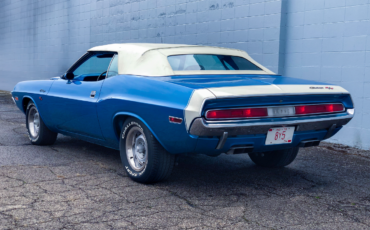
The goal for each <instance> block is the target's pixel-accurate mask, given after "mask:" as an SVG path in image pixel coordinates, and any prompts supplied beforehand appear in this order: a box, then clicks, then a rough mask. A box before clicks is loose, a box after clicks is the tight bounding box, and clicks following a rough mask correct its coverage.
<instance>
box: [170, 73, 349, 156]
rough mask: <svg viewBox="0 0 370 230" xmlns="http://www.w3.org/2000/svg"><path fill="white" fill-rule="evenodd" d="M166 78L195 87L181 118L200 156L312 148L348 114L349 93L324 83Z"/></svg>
mask: <svg viewBox="0 0 370 230" xmlns="http://www.w3.org/2000/svg"><path fill="white" fill-rule="evenodd" d="M171 81H172V82H173V83H176V84H180V85H188V86H190V85H196V87H198V89H195V90H194V92H193V95H192V98H191V99H190V100H189V104H188V106H187V108H186V109H185V112H184V117H185V125H186V128H187V130H188V133H189V135H191V136H192V137H195V138H197V139H198V141H197V145H196V147H195V152H197V153H202V154H208V155H218V154H220V153H230V154H236V153H245V152H267V151H274V150H281V149H288V148H292V147H309V146H316V145H318V144H319V143H320V141H322V140H324V139H327V138H330V137H331V136H333V135H334V134H336V133H337V132H338V131H339V130H340V129H341V128H342V127H343V126H344V125H346V124H347V123H348V122H349V121H350V120H351V119H352V118H353V116H354V105H353V102H352V99H351V96H350V94H349V93H348V92H347V91H346V90H344V89H343V88H342V87H340V86H333V85H329V84H325V83H318V82H312V81H306V80H300V79H292V78H286V77H282V76H278V75H263V76H261V75H238V76H227V75H226V76H225V75H222V76H221V75H208V76H186V77H185V76H179V77H172V80H171ZM274 83H275V84H274ZM220 84H222V85H224V86H223V87H222V86H220Z"/></svg>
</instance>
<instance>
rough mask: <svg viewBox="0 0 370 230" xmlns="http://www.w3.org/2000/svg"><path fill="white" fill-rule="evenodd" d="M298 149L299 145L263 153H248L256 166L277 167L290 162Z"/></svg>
mask: <svg viewBox="0 0 370 230" xmlns="http://www.w3.org/2000/svg"><path fill="white" fill-rule="evenodd" d="M298 150H299V147H294V148H290V149H283V150H276V151H269V152H263V153H249V157H250V158H251V160H252V161H253V162H254V163H255V164H256V165H258V166H262V167H276V168H279V167H284V166H287V165H289V164H290V163H292V162H293V161H294V159H295V158H296V156H297V154H298Z"/></svg>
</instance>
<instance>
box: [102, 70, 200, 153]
mask: <svg viewBox="0 0 370 230" xmlns="http://www.w3.org/2000/svg"><path fill="white" fill-rule="evenodd" d="M192 92H193V89H192V88H188V87H184V86H180V85H176V84H172V83H169V82H165V81H160V80H158V79H156V78H155V77H140V76H133V75H118V76H115V77H112V78H108V79H106V80H105V81H104V84H103V86H102V90H101V94H100V98H99V101H98V105H97V111H98V118H99V122H100V125H101V129H102V132H103V135H104V137H105V139H106V140H107V141H109V142H110V143H111V144H112V145H113V146H115V148H117V149H118V148H119V137H118V136H117V134H116V132H115V130H114V127H113V120H114V118H115V116H117V115H128V116H133V117H137V118H138V119H140V120H142V121H143V122H144V123H145V124H146V125H147V126H148V128H149V129H150V130H151V131H152V133H153V135H154V136H155V137H156V138H157V140H158V141H159V142H160V143H161V144H162V146H163V147H164V148H165V149H166V150H167V151H169V152H171V153H174V154H176V153H190V152H193V151H194V149H195V146H196V141H197V139H196V138H193V137H191V136H190V135H189V134H188V132H187V131H186V127H185V122H184V121H183V122H182V123H181V124H173V123H170V122H169V116H174V117H179V118H182V119H184V109H185V107H186V106H187V103H188V101H189V98H190V97H191V94H192Z"/></svg>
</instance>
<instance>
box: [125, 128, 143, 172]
mask: <svg viewBox="0 0 370 230" xmlns="http://www.w3.org/2000/svg"><path fill="white" fill-rule="evenodd" d="M126 156H127V160H128V163H129V164H130V166H131V168H132V169H133V170H135V171H137V172H140V171H143V170H144V169H145V167H146V165H147V163H148V144H147V141H146V138H145V134H144V132H143V130H142V129H140V128H139V127H132V128H131V129H130V130H129V132H128V134H127V138H126Z"/></svg>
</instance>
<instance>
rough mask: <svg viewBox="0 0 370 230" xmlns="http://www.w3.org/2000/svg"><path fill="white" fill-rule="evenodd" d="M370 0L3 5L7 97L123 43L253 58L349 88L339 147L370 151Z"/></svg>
mask: <svg viewBox="0 0 370 230" xmlns="http://www.w3.org/2000/svg"><path fill="white" fill-rule="evenodd" d="M369 5H370V0H1V1H0V50H1V53H0V63H1V64H0V71H1V73H2V74H1V77H0V89H3V90H11V89H12V88H13V87H14V85H15V84H16V83H17V82H19V81H22V80H34V79H47V78H50V77H53V76H58V75H61V74H62V73H64V71H65V70H66V69H67V68H68V67H69V66H70V65H71V64H72V63H73V62H74V61H76V59H78V58H79V57H80V56H81V55H82V54H83V53H84V52H85V51H86V50H87V49H88V48H90V47H93V46H97V45H102V44H109V43H119V42H163V43H186V44H204V45H215V46H224V47H231V48H238V49H243V50H246V51H247V52H248V53H249V54H250V55H251V56H252V57H253V58H255V59H256V60H257V61H259V62H260V63H262V64H264V65H265V66H267V67H268V68H270V69H271V70H273V71H275V72H278V73H281V74H284V75H286V76H289V77H298V78H306V79H313V80H319V81H325V82H331V83H334V84H339V85H342V86H344V87H345V88H346V89H348V90H349V91H351V93H352V94H353V97H354V100H355V103H356V110H357V111H356V117H355V119H354V120H353V121H351V123H350V124H349V125H348V126H347V127H346V128H345V129H344V130H343V131H342V132H340V133H339V134H337V135H336V136H335V137H333V138H332V139H330V141H332V142H338V143H344V144H348V145H351V146H358V147H360V148H365V149H368V148H370V135H369V133H370V122H369V121H368V120H367V119H366V118H367V115H368V114H369V113H370V106H369V104H370V103H368V102H369V98H370V93H369V92H370V88H369V87H370V81H369V80H368V79H370V78H369V76H370V74H369V73H370V71H369V70H370V53H369V52H370V40H369V31H370V26H369V15H370V13H369V10H370V9H369Z"/></svg>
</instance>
